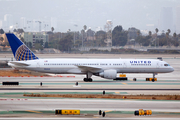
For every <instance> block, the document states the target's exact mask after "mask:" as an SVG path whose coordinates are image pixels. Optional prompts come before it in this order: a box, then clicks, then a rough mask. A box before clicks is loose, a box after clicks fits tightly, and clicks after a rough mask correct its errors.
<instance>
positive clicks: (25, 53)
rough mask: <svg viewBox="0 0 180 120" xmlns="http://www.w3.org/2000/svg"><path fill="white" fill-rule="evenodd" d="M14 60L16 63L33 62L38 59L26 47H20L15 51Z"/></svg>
mask: <svg viewBox="0 0 180 120" xmlns="http://www.w3.org/2000/svg"><path fill="white" fill-rule="evenodd" d="M15 59H16V60H17V61H24V60H35V59H38V58H37V57H36V56H35V55H34V53H33V52H31V50H29V49H28V47H26V45H24V44H23V45H21V46H20V47H19V48H18V49H17V50H16V55H15Z"/></svg>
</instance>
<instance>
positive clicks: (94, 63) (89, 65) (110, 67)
mask: <svg viewBox="0 0 180 120" xmlns="http://www.w3.org/2000/svg"><path fill="white" fill-rule="evenodd" d="M6 36H7V39H8V41H9V44H10V46H11V50H12V52H13V54H14V57H15V59H16V61H10V62H8V65H9V66H11V67H13V68H16V69H27V70H31V71H38V72H43V73H54V74H85V75H86V78H84V79H83V80H84V82H92V78H91V77H92V75H95V76H99V77H102V78H105V79H116V78H117V74H118V73H122V74H124V73H151V74H153V78H155V75H157V74H158V73H169V72H173V71H174V68H173V67H172V66H170V65H169V64H168V63H167V62H165V61H162V60H159V59H74V58H68V59H67V58H61V59H59V58H57V59H40V58H38V57H37V56H36V55H35V54H34V53H33V52H32V51H31V50H30V49H29V48H28V47H27V46H26V45H25V44H24V43H23V42H22V41H21V40H19V39H18V38H17V37H16V36H15V35H14V34H13V33H6Z"/></svg>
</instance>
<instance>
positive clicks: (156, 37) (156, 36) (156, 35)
mask: <svg viewBox="0 0 180 120" xmlns="http://www.w3.org/2000/svg"><path fill="white" fill-rule="evenodd" d="M155 31H156V40H157V33H158V32H159V30H158V28H156V29H155ZM158 47H159V40H158Z"/></svg>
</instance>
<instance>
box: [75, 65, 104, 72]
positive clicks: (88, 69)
mask: <svg viewBox="0 0 180 120" xmlns="http://www.w3.org/2000/svg"><path fill="white" fill-rule="evenodd" d="M77 67H78V68H79V69H81V71H83V72H92V73H96V72H100V71H102V68H99V67H96V66H82V65H77Z"/></svg>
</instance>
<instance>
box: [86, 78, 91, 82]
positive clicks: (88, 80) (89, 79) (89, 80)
mask: <svg viewBox="0 0 180 120" xmlns="http://www.w3.org/2000/svg"><path fill="white" fill-rule="evenodd" d="M84 82H92V78H84Z"/></svg>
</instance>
